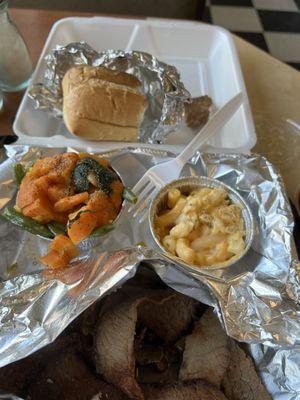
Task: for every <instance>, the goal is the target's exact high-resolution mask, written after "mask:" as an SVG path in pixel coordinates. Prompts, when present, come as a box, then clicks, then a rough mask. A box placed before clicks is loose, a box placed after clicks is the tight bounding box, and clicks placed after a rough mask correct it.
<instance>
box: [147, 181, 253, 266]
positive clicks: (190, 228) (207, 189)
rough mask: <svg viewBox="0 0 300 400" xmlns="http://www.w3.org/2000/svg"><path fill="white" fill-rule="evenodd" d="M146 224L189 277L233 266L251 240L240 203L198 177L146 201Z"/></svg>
mask: <svg viewBox="0 0 300 400" xmlns="http://www.w3.org/2000/svg"><path fill="white" fill-rule="evenodd" d="M149 223H150V229H151V233H152V235H153V238H154V240H155V242H156V243H157V245H158V246H159V248H160V249H161V250H163V251H164V252H168V254H169V255H170V256H171V257H172V258H174V261H176V263H179V264H181V265H183V266H185V267H187V268H188V269H192V270H193V272H195V271H196V272H197V271H199V270H200V269H201V270H203V269H208V268H209V269H211V268H214V269H218V268H228V267H229V266H232V265H234V264H235V263H236V262H237V261H239V260H240V259H241V258H242V257H243V256H244V255H245V254H246V253H247V251H248V250H249V248H250V246H251V243H252V240H253V237H254V222H253V216H252V213H251V211H250V208H249V207H248V205H247V204H246V202H245V201H244V199H243V198H242V197H241V196H240V195H239V194H238V193H237V192H236V191H235V190H234V189H232V188H231V187H230V186H228V185H226V184H224V183H223V182H220V181H218V180H216V179H211V178H207V177H204V176H199V177H195V176H194V177H186V178H181V179H177V180H175V181H173V182H171V183H169V184H168V185H166V186H165V187H164V188H163V189H161V190H160V191H159V192H158V194H157V195H156V197H155V198H154V199H153V201H152V204H151V207H150V213H149Z"/></svg>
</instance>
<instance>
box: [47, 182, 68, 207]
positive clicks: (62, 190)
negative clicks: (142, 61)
mask: <svg viewBox="0 0 300 400" xmlns="http://www.w3.org/2000/svg"><path fill="white" fill-rule="evenodd" d="M47 193H48V197H49V200H50V201H51V203H52V204H55V203H56V202H57V201H58V200H60V199H62V198H64V197H65V196H66V185H65V184H64V183H63V184H56V185H55V184H53V185H51V186H49V188H48V191H47Z"/></svg>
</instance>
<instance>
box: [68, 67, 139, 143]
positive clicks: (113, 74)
mask: <svg viewBox="0 0 300 400" xmlns="http://www.w3.org/2000/svg"><path fill="white" fill-rule="evenodd" d="M140 85H141V84H140V81H139V80H138V79H137V78H136V77H134V76H133V75H130V74H127V73H124V72H118V71H113V70H110V69H107V68H103V67H89V66H79V67H74V68H71V69H70V70H69V71H68V72H67V73H66V75H65V76H64V79H63V82H62V88H63V114H64V121H65V124H66V126H67V128H68V130H69V131H70V132H72V133H74V134H75V135H78V136H80V137H82V138H85V139H90V140H109V141H111V140H118V141H136V139H137V134H138V129H139V127H140V124H141V122H142V119H143V116H144V112H145V110H146V107H147V100H146V98H145V96H144V95H143V94H142V93H140V92H139V91H138V90H137V88H139V87H140Z"/></svg>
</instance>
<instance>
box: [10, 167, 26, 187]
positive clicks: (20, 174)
mask: <svg viewBox="0 0 300 400" xmlns="http://www.w3.org/2000/svg"><path fill="white" fill-rule="evenodd" d="M13 168H14V176H15V182H16V184H17V185H18V186H20V185H21V182H22V179H23V178H24V176H25V174H26V172H25V170H24V167H23V165H22V164H20V163H16V164H14V166H13Z"/></svg>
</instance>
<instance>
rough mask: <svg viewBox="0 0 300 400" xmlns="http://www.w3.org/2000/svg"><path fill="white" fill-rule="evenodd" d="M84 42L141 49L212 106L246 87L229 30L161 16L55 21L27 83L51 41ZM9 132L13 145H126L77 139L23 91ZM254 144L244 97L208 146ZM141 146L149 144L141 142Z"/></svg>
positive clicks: (37, 77) (175, 144)
mask: <svg viewBox="0 0 300 400" xmlns="http://www.w3.org/2000/svg"><path fill="white" fill-rule="evenodd" d="M77 41H86V42H87V43H88V44H89V45H90V46H91V47H92V48H94V49H95V50H97V51H103V50H106V49H122V50H127V51H128V50H141V51H146V52H149V53H151V54H153V55H154V56H156V57H157V58H158V59H160V60H162V61H164V62H167V63H169V64H172V65H175V66H176V67H177V69H178V70H179V72H180V74H181V77H182V81H183V82H184V84H185V86H186V88H187V89H188V90H189V91H190V92H191V94H192V95H193V96H199V95H203V94H208V95H209V96H211V98H212V99H213V102H214V104H215V106H216V107H217V108H219V107H221V106H222V105H224V104H225V103H226V102H227V101H228V100H229V99H230V98H231V97H233V96H234V95H235V94H237V93H238V92H240V91H242V92H244V93H245V94H246V89H245V85H244V81H243V76H242V73H241V68H240V64H239V60H238V57H237V53H236V49H235V46H234V43H233V39H232V37H231V34H230V33H229V32H228V31H226V30H224V29H223V28H219V27H216V26H212V25H207V24H202V23H198V22H189V21H175V20H163V19H148V20H137V19H120V18H104V17H92V18H78V17H74V18H65V19H61V20H59V21H57V22H56V23H55V24H54V25H53V27H52V29H51V31H50V33H49V36H48V39H47V41H46V43H45V46H44V49H43V52H42V54H41V56H40V59H39V62H38V64H37V67H36V70H35V73H34V75H33V77H32V81H31V84H34V83H38V82H42V81H43V75H44V71H45V61H44V56H45V55H46V54H47V53H49V52H50V51H51V50H52V49H53V48H54V47H55V46H56V45H57V44H60V45H66V44H68V43H70V42H77ZM13 128H14V131H15V133H16V134H17V135H18V136H19V141H18V143H20V144H30V145H40V146H53V147H59V146H71V147H77V148H78V147H80V148H85V149H87V150H89V151H92V150H104V151H105V150H107V149H112V148H116V147H124V146H128V143H126V144H125V143H120V142H91V141H83V140H81V139H79V138H77V137H74V136H73V135H71V134H70V133H69V132H67V130H66V128H65V126H64V123H63V122H62V121H61V120H57V119H55V118H53V117H51V116H49V115H48V114H47V113H45V112H42V111H39V110H35V109H34V108H33V104H32V101H31V100H30V99H29V98H28V96H27V92H26V93H25V95H24V98H23V100H22V102H21V105H20V107H19V110H18V113H17V116H16V119H15V122H14V126H13ZM192 136H193V133H192V132H189V131H188V130H187V129H184V128H182V130H181V131H179V132H176V134H172V135H171V136H170V137H169V138H168V139H167V142H166V144H165V145H151V147H153V146H154V147H156V146H157V147H158V148H161V149H165V148H167V149H169V150H175V151H177V150H179V149H180V148H181V147H182V145H183V144H184V143H186V142H187V141H189V140H190V139H191V137H192ZM255 142H256V135H255V131H254V124H253V119H252V115H251V110H250V106H249V102H248V98H247V96H246V97H245V102H244V104H243V105H242V107H241V108H240V109H239V111H238V112H237V113H236V115H235V116H234V117H233V118H232V119H231V121H229V122H228V123H227V125H226V126H224V128H223V129H222V130H221V131H220V132H219V133H218V134H217V135H216V136H215V137H214V138H213V139H212V140H211V141H210V143H209V145H210V146H209V148H213V149H222V150H223V151H226V150H227V151H229V150H230V151H232V150H233V151H236V152H248V151H249V150H250V149H251V148H252V147H253V146H254V144H255ZM132 145H133V146H135V145H137V146H141V144H140V143H138V144H132V143H130V146H132ZM145 146H146V147H148V146H150V145H145Z"/></svg>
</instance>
